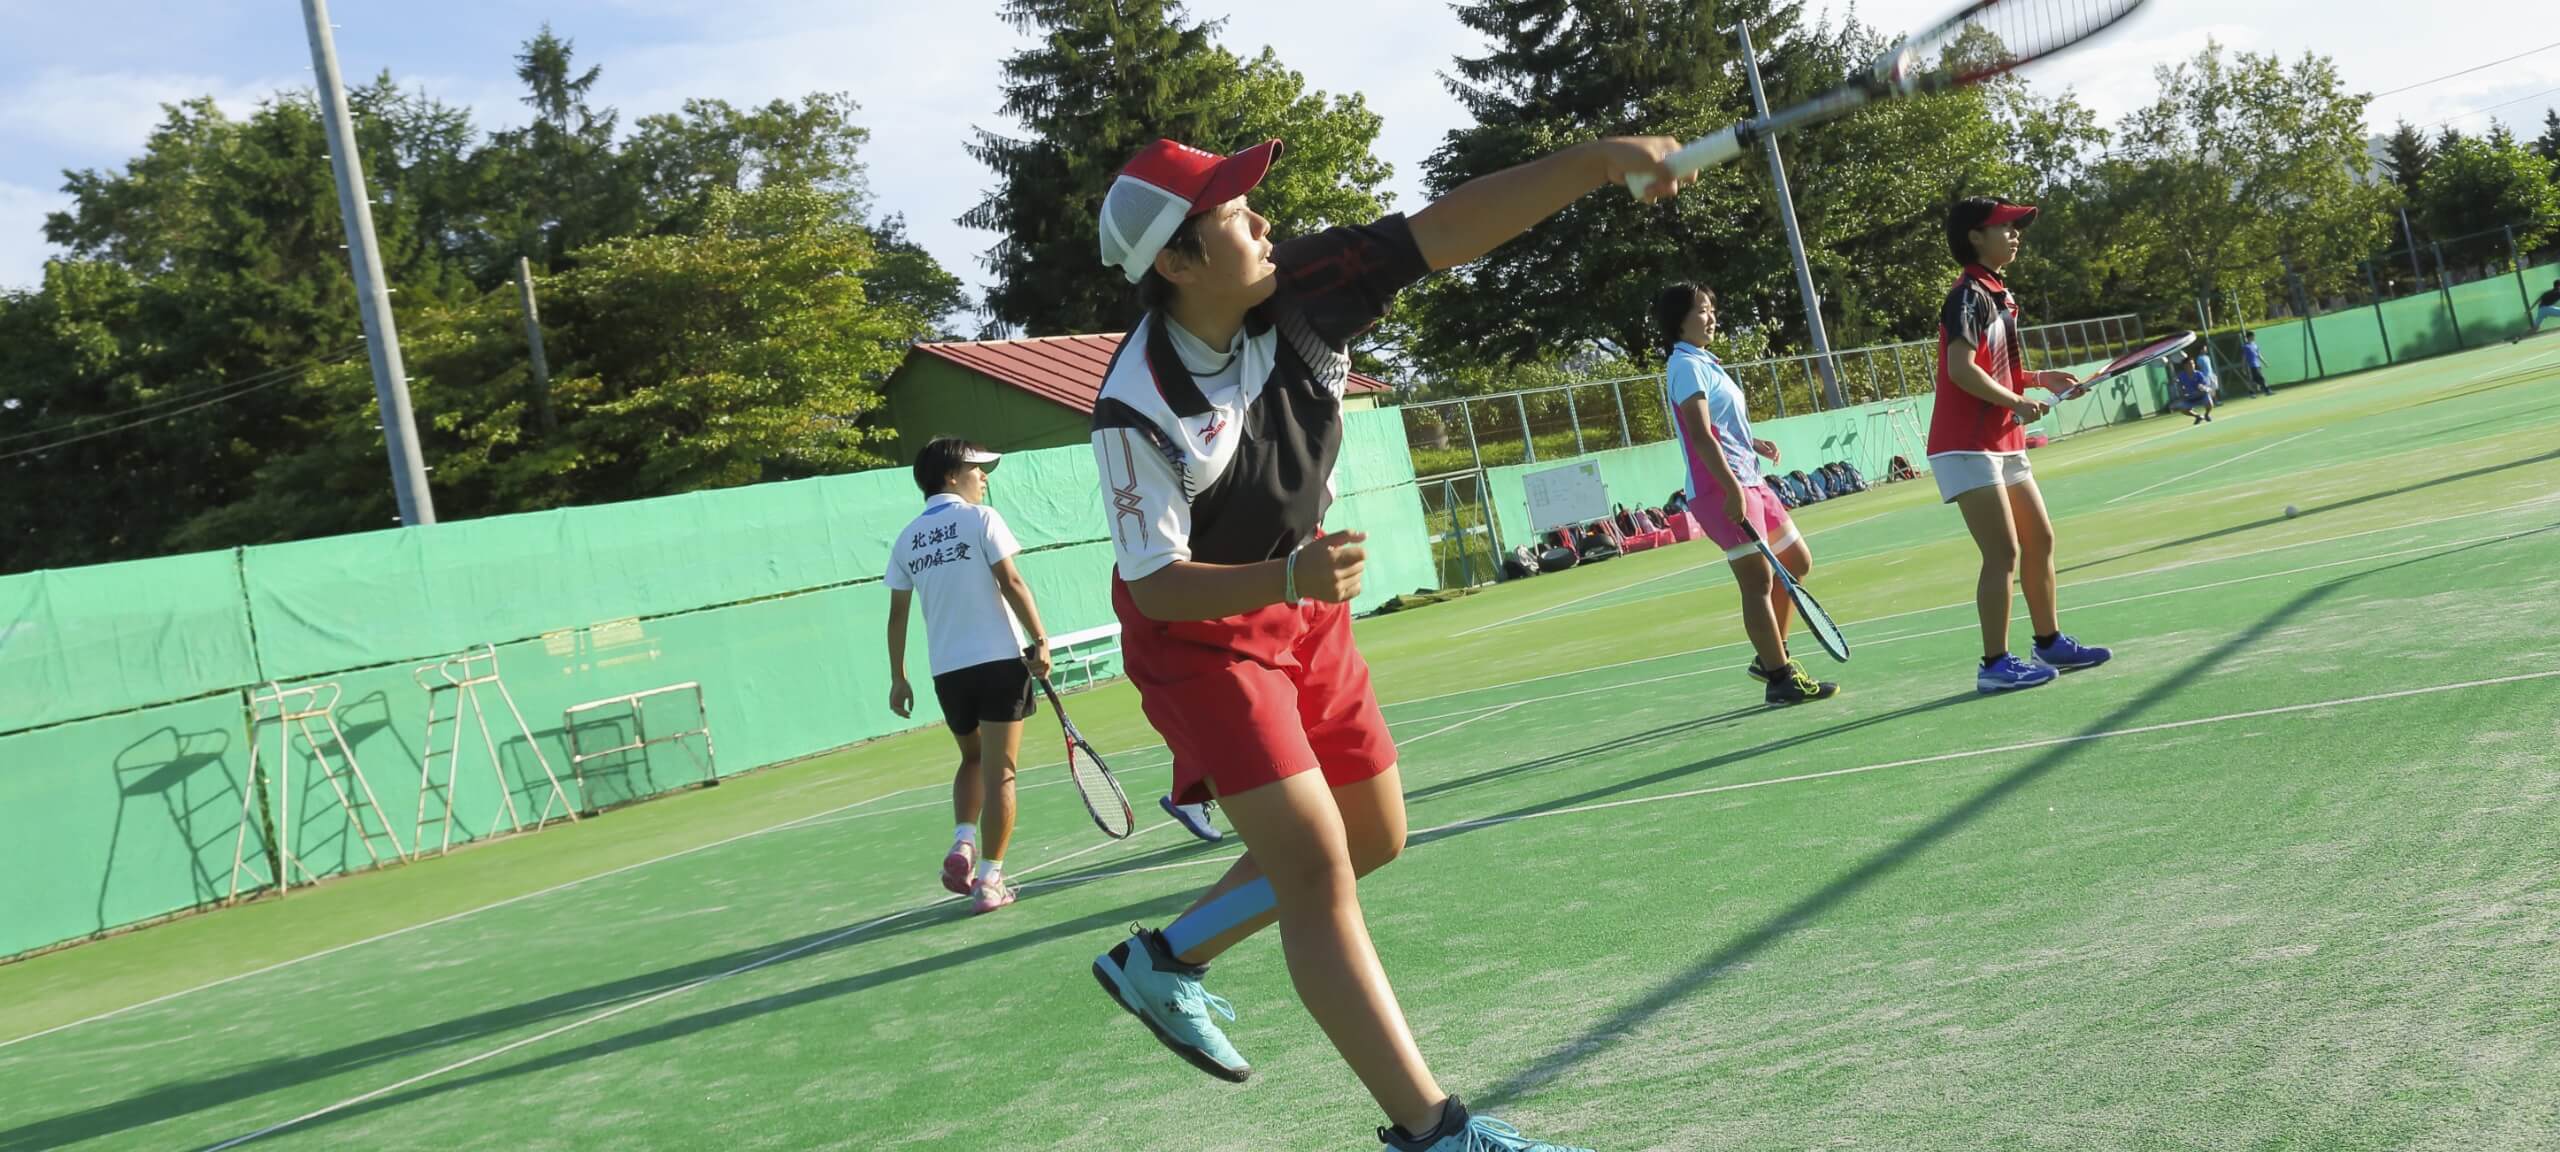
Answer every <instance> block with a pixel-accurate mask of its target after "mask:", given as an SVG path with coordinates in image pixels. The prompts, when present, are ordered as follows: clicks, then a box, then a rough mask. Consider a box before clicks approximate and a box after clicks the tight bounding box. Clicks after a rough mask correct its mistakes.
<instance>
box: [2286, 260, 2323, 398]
mask: <svg viewBox="0 0 2560 1152" xmlns="http://www.w3.org/2000/svg"><path fill="white" fill-rule="evenodd" d="M2284 278H2285V283H2286V285H2287V286H2288V287H2290V288H2292V289H2293V310H2294V311H2295V312H2296V313H2298V314H2300V315H2301V317H2302V332H2303V335H2305V336H2308V337H2310V338H2311V368H2312V371H2314V372H2317V373H2318V374H2319V375H2317V376H2315V377H2314V379H2319V380H2326V379H2328V378H2329V363H2328V361H2326V360H2323V359H2321V357H2320V325H2318V324H2316V323H2314V321H2315V320H2317V319H2318V317H2316V316H2313V315H2312V314H2311V303H2310V297H2309V296H2308V295H2307V294H2305V293H2304V292H2303V290H2302V277H2301V276H2300V275H2298V274H2296V273H2295V272H2294V270H2293V262H2292V261H2290V260H2288V261H2286V262H2285V266H2284Z"/></svg>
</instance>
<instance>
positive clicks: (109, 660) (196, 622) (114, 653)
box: [0, 552, 258, 732]
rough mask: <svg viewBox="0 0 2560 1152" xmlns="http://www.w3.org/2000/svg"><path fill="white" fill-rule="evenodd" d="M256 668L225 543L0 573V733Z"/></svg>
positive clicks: (158, 700)
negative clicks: (211, 548) (209, 548)
mask: <svg viewBox="0 0 2560 1152" xmlns="http://www.w3.org/2000/svg"><path fill="white" fill-rule="evenodd" d="M256 679H258V665H257V660H256V654H255V653H254V652H253V651H252V650H251V648H250V644H249V616H248V612H247V610H246V609H245V607H244V606H243V605H242V604H241V602H240V576H239V568H238V560H237V558H236V556H235V555H234V554H233V553H230V552H208V553H202V554H197V555H189V556H169V557H164V558H162V559H158V560H143V561H136V562H134V563H130V564H104V565H99V566H97V567H94V568H80V569H72V570H66V571H48V572H30V573H26V574H24V575H19V576H0V732H13V731H17V730H20V729H25V728H34V727H37V726H40V725H45V724H57V723H60V722H62V721H65V720H76V719H80V718H83V717H89V716H103V715H106V714H108V713H113V712H122V711H126V710H129V709H134V708H141V707H144V706H147V705H152V704H162V703H167V702H169V701H172V700H183V699H186V698H188V697H191V696H201V695H204V694H205V693H207V692H215V691H219V690H221V689H224V688H229V687H236V686H238V685H241V684H246V683H249V682H251V681H254V680H256Z"/></svg>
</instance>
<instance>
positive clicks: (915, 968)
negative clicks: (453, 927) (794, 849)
mask: <svg viewBox="0 0 2560 1152" xmlns="http://www.w3.org/2000/svg"><path fill="white" fill-rule="evenodd" d="M1189 900H1190V894H1188V893H1169V894H1166V895H1163V896H1159V897H1154V898H1151V899H1147V900H1141V901H1136V902H1133V903H1130V904H1127V905H1123V906H1121V907H1118V908H1114V909H1112V910H1110V911H1108V912H1097V913H1095V914H1093V915H1090V916H1086V917H1083V918H1081V919H1078V920H1074V921H1069V922H1066V923H1060V924H1045V925H1042V926H1040V927H1037V928H1034V929H1031V930H1029V931H1025V932H1022V933H1019V934H1016V935H1012V936H1007V937H1004V938H1002V939H998V940H989V941H986V942H984V943H981V944H976V945H973V946H970V947H968V948H963V949H960V950H958V951H954V952H945V953H937V954H935V955H932V956H927V957H923V958H920V959H916V960H912V961H908V962H906V963H904V964H898V965H894V966H892V967H888V968H883V969H878V970H875V971H868V972H863V973H861V974H859V975H856V976H850V977H846V978H844V979H840V980H833V981H829V982H826V983H823V984H817V985H812V986H810V987H808V988H803V989H798V990H795V991H793V992H790V993H787V994H784V995H780V996H774V997H767V998H765V999H762V1000H756V1001H750V1002H748V1003H746V1004H741V1005H736V1006H732V1007H728V1008H723V1009H720V1010H718V1011H717V1012H714V1013H708V1014H704V1015H700V1016H692V1017H686V1018H684V1019H682V1020H678V1021H675V1022H673V1023H670V1024H664V1025H659V1026H657V1027H653V1028H648V1029H643V1030H641V1031H639V1032H635V1033H629V1034H626V1035H622V1036H616V1037H613V1038H610V1039H608V1040H604V1041H599V1042H597V1043H594V1044H589V1045H585V1046H582V1047H578V1048H571V1049H565V1050H563V1051H561V1052H559V1053H556V1054H554V1055H552V1056H548V1057H544V1058H543V1059H542V1060H539V1061H536V1062H534V1063H532V1064H524V1065H509V1066H507V1067H506V1068H504V1069H500V1070H492V1071H490V1072H485V1073H482V1074H480V1075H478V1076H474V1077H470V1078H467V1079H461V1080H450V1081H445V1080H440V1081H435V1082H433V1083H430V1084H423V1085H420V1086H418V1087H417V1088H415V1089H413V1090H410V1091H408V1092H404V1093H399V1094H396V1095H391V1096H386V1097H383V1098H380V1099H377V1100H374V1101H370V1102H368V1103H367V1104H365V1105H363V1106H362V1107H361V1108H353V1109H349V1110H348V1111H347V1112H345V1113H336V1114H333V1117H332V1118H343V1117H344V1116H348V1115H355V1114H360V1113H362V1112H370V1111H376V1110H378V1109H380V1108H384V1107H389V1106H392V1105H394V1104H396V1103H400V1102H405V1101H409V1100H415V1099H419V1098H422V1097H426V1096H432V1095H436V1094H438V1093H442V1092H448V1091H452V1090H454V1089H456V1088H461V1087H465V1086H468V1085H472V1084H479V1083H485V1082H487V1081H489V1080H493V1079H497V1078H501V1077H503V1076H511V1075H516V1074H519V1073H522V1072H530V1071H536V1070H538V1069H540V1068H548V1067H557V1066H559V1065H560V1064H562V1063H573V1062H575V1061H577V1060H584V1059H586V1058H588V1057H591V1056H600V1055H604V1054H606V1053H608V1052H615V1051H621V1050H622V1049H624V1048H630V1047H638V1046H640V1045H643V1044H651V1043H656V1042H658V1041H660V1040H668V1039H674V1038H676V1037H678V1036H684V1035H689V1034H691V1033H693V1032H697V1031H701V1030H703V1029H705V1028H711V1027H717V1026H719V1025H722V1024H727V1023H731V1022H734V1021H736V1020H740V1019H746V1018H750V1017H754V1016H760V1015H763V1014H764V1013H766V1012H772V1011H778V1010H781V1009H783V1008H788V1007H791V1006H793V1005H797V1004H803V1003H807V1002H809V1001H811V1000H821V999H828V998H832V997H835V996H843V995H850V994H852V993H855V992H860V991H863V990H865V989H869V988H876V987H879V986H881V985H885V984H893V983H896V982H898V981H902V980H906V979H910V978H912V977H916V976H922V975H926V974H929V973H932V972H936V971H940V970H942V969H945V968H949V967H951V966H953V965H957V964H968V963H974V962H977V961H981V960H985V959H987V958H990V957H995V956H1001V955H1004V954H1006V953H1009V952H1014V951H1018V950H1020V949H1024V948H1032V947H1037V946H1039V945H1042V944H1047V943H1050V942H1052V941H1056V940H1063V939H1068V938H1071V937H1074V936H1078V935H1083V934H1086V933H1098V932H1101V931H1103V930H1104V929H1108V928H1116V927H1125V926H1126V925H1127V924H1128V923H1129V922H1130V921H1132V920H1140V919H1149V918H1153V917H1157V916H1161V915H1165V914H1168V913H1171V912H1174V911H1178V910H1180V909H1181V908H1182V907H1183V906H1184V905H1185V904H1187V903H1188V902H1189ZM968 915H969V913H968V909H967V907H966V906H965V905H964V904H962V903H961V902H959V901H957V900H953V901H951V902H948V903H943V904H938V905H932V906H928V907H926V908H924V909H921V910H919V911H917V912H916V913H915V914H914V915H911V916H908V917H906V918H905V919H903V920H899V921H896V922H894V923H890V924H884V925H881V926H880V927H878V928H874V929H870V930H867V931H862V932H849V931H848V929H849V928H850V926H847V927H839V928H829V929H826V930H824V931H819V932H810V933H806V934H803V935H800V936H797V937H793V938H792V939H789V940H782V941H777V942H774V943H771V944H765V945H760V946H757V947H754V948H742V949H738V950H736V951H733V952H729V953H727V954H724V955H720V956H713V957H706V958H704V959H700V960H694V961H689V962H687V963H684V964H678V965H674V966H672V967H668V968H662V969H659V970H657V971H655V972H649V973H645V974H641V975H635V976H630V977H625V978H623V979H619V980H612V981H607V982H605V983H602V984H596V985H592V986H590V987H586V988H581V989H577V990H575V991H570V992H562V993H558V994H556V995H552V996H545V997H541V998H539V999H535V1000H528V1001H525V1002H523V1003H520V1004H512V1005H508V1006H506V1007H503V1008H493V1009H490V1010H488V1011H484V1012H477V1013H473V1014H470V1015H467V1016H462V1017H458V1018H456V1019H452V1020H443V1021H438V1022H436V1023H433V1024H428V1025H424V1026H421V1027H417V1028H412V1029H409V1030H406V1031H403V1032H398V1033H394V1034H391V1035H387V1036H380V1037H375V1038H372V1039H368V1040H363V1041H360V1042H357V1043H354V1044H348V1045H345V1046H342V1047H338V1048H333V1049H330V1050H328V1051H326V1052H315V1053H311V1054H308V1055H301V1056H289V1057H284V1058H281V1059H273V1060H266V1061H262V1062H259V1063H255V1064H248V1065H242V1066H240V1067H236V1068H233V1069H230V1070H228V1071H224V1072H222V1073H220V1074H218V1075H214V1076H210V1077H205V1078H201V1079H193V1080H179V1081H173V1082H170V1083H167V1084H163V1085H161V1086H159V1087H157V1088H154V1089H152V1090H150V1091H148V1092H144V1093H142V1094H140V1095H138V1096H133V1097H129V1098H127V1099H123V1100H118V1101H115V1102H113V1103H108V1104H101V1105H98V1106H96V1107H93V1108H87V1109H83V1110H81V1111H77V1112H70V1113H65V1114H63V1115H60V1116H54V1117H49V1118H46V1119H43V1120H37V1121H34V1122H32V1123H25V1124H18V1125H14V1126H12V1127H8V1128H5V1129H0V1152H36V1150H37V1149H50V1148H60V1147H63V1146H65V1145H69V1144H76V1143H79V1142H81V1141H83V1140H95V1139H99V1138H102V1137H108V1136H114V1135H117V1134H119V1133H126V1132H132V1131H134V1130H137V1129H141V1128H146V1127H149V1126H151V1125H154V1124H160V1123H164V1122H167V1121H171V1120H178V1119H182V1118H184V1117H187V1116H190V1115H193V1114H195V1113H197V1112H202V1111H206V1110H209V1109H214V1108H220V1107H224V1106H227V1105H231V1104H237V1103H240V1102H242V1101H247V1100H253V1099H257V1098H259V1097H262V1096H267V1095H270V1094H275V1093H279V1092H284V1091H287V1090H290V1089H292V1088H294V1087H295V1086H298V1085H302V1084H308V1083H312V1082H315V1081H319V1080H325V1079H329V1078H331V1077H336V1076H342V1075H345V1074H347V1073H350V1072H360V1071H363V1070H365V1069H367V1068H372V1067H375V1066H378V1065H385V1064H388V1063H390V1062H392V1061H397V1060H406V1059H413V1058H415V1057H417V1056H419V1055H420V1054H421V1053H426V1052H432V1051H434V1050H436V1049H440V1048H445V1047H448V1046H454V1045H463V1044H471V1043H473V1042H475V1041H482V1042H488V1043H491V1044H492V1045H493V1046H494V1044H495V1043H497V1042H499V1038H501V1037H508V1036H510V1034H512V1033H515V1032H518V1031H522V1030H527V1029H532V1028H537V1027H542V1026H558V1025H559V1024H564V1023H567V1022H568V1020H569V1019H571V1018H575V1017H578V1016H583V1015H587V1014H589V1013H592V1012H596V1011H602V1010H604V1009H607V1008H610V1007H612V1006H614V1005H617V1004H622V1003H626V1002H629V1001H632V1000H639V999H643V998H646V997H648V996H651V995H654V994H657V993H660V992H665V991H667V990H669V989H673V988H679V987H682V986H684V985H686V984H689V983H692V982H694V981H697V980H703V979H707V978H710V977H716V976H719V975H721V974H723V973H726V972H729V971H731V970H733V969H737V968H741V967H744V966H746V965H749V964H753V963H755V962H756V961H757V960H759V959H763V958H765V957H768V956H774V955H778V954H781V953H786V952H790V951H792V950H793V949H797V948H806V949H808V951H805V952H802V953H800V954H799V955H796V956H792V957H791V958H790V959H788V960H783V961H778V962H777V966H779V965H787V964H798V963H803V962H806V961H808V960H811V959H813V958H816V957H820V956H826V955H829V954H831V953H836V952H841V951H844V950H845V949H849V948H858V947H863V946H866V945H870V944H874V943H877V942H879V941H882V940H888V939H894V938H896V937H899V936H902V935H906V934H909V933H913V932H919V931H923V930H925V929H929V928H938V927H943V926H946V925H949V924H951V923H953V922H955V921H960V920H965V919H967V918H968ZM830 937H841V938H840V939H830ZM761 970H762V969H760V971H761ZM1079 975H1081V973H1075V972H1070V973H1065V974H1063V975H1062V976H1061V979H1066V978H1068V977H1074V976H1079ZM399 1070H400V1071H402V1072H406V1071H408V1066H407V1065H402V1066H401V1067H400V1069H399ZM383 1075H384V1078H386V1079H389V1078H392V1076H393V1073H392V1071H391V1070H386V1071H385V1072H384V1073H383ZM311 1106H312V1104H311V1102H309V1101H302V1100H292V1101H289V1102H288V1103H286V1104H282V1105H279V1109H278V1110H279V1112H280V1113H281V1112H282V1111H283V1109H284V1108H286V1107H291V1108H294V1109H295V1110H297V1111H299V1110H306V1109H308V1108H309V1107H311ZM283 1118H284V1117H283V1115H277V1116H272V1117H269V1118H267V1120H266V1121H264V1122H273V1121H275V1120H279V1119H283ZM325 1122H326V1120H325V1119H324V1120H315V1121H313V1124H314V1125H317V1124H320V1123H325ZM244 1130H245V1129H244ZM163 1135H164V1136H165V1135H166V1134H163ZM202 1136H203V1134H201V1133H198V1134H196V1138H198V1139H201V1138H202ZM226 1138H228V1137H227V1136H226ZM157 1142H158V1143H160V1144H162V1145H164V1146H169V1145H175V1144H176V1143H178V1141H177V1140H174V1139H162V1140H159V1141H157Z"/></svg>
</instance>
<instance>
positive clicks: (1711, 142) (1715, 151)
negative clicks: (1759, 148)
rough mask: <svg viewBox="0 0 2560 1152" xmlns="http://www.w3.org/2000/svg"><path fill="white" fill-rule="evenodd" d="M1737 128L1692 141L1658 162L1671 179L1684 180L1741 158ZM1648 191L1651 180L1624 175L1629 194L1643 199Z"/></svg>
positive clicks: (1736, 126) (1644, 174) (1646, 175)
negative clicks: (1669, 174)
mask: <svg viewBox="0 0 2560 1152" xmlns="http://www.w3.org/2000/svg"><path fill="white" fill-rule="evenodd" d="M1740 127H1741V126H1740V125H1735V126H1734V127H1733V128H1727V129H1725V130H1724V131H1722V132H1718V133H1716V134H1715V135H1713V136H1707V137H1702V138H1700V139H1697V140H1692V141H1690V142H1689V143H1687V144H1685V145H1683V146H1682V147H1681V149H1680V150H1679V151H1677V152H1674V153H1672V154H1671V155H1669V156H1665V157H1663V158H1662V162H1663V164H1664V165H1665V166H1666V167H1669V168H1670V169H1671V171H1672V173H1673V174H1674V175H1677V176H1679V177H1680V178H1682V179H1684V180H1685V179H1687V178H1689V177H1691V176H1695V175H1697V174H1698V173H1700V172H1703V171H1705V170H1707V169H1709V168H1713V167H1715V166H1716V165H1719V164H1724V163H1727V162H1730V161H1731V160H1733V158H1734V157H1737V156H1740V155H1742V135H1741V133H1740V132H1739V131H1737V129H1739V128H1740ZM1651 187H1653V177H1652V176H1650V175H1648V174H1646V173H1643V172H1630V173H1628V174H1627V191H1628V192H1631V193H1633V194H1634V195H1635V196H1636V198H1637V199H1643V198H1644V194H1645V190H1646V189H1649V188H1651Z"/></svg>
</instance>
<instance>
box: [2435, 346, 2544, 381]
mask: <svg viewBox="0 0 2560 1152" xmlns="http://www.w3.org/2000/svg"><path fill="white" fill-rule="evenodd" d="M2554 356H2560V351H2553V352H2545V353H2543V354H2542V355H2540V356H2529V357H2526V358H2525V359H2523V360H2520V361H2518V362H2516V363H2513V364H2501V365H2499V366H2498V367H2495V368H2483V369H2481V370H2480V371H2479V373H2478V374H2476V375H2474V376H2472V377H2471V378H2470V379H2468V380H2465V381H2463V382H2462V383H2460V384H2456V385H2454V387H2455V388H2462V387H2465V386H2467V385H2472V384H2477V383H2479V382H2481V381H2483V380H2486V379H2488V378H2490V377H2492V376H2497V375H2500V374H2503V373H2507V372H2522V371H2524V370H2525V369H2527V368H2531V367H2533V366H2534V365H2536V364H2540V363H2542V362H2543V361H2545V360H2549V359H2551V358H2552V357H2554Z"/></svg>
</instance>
